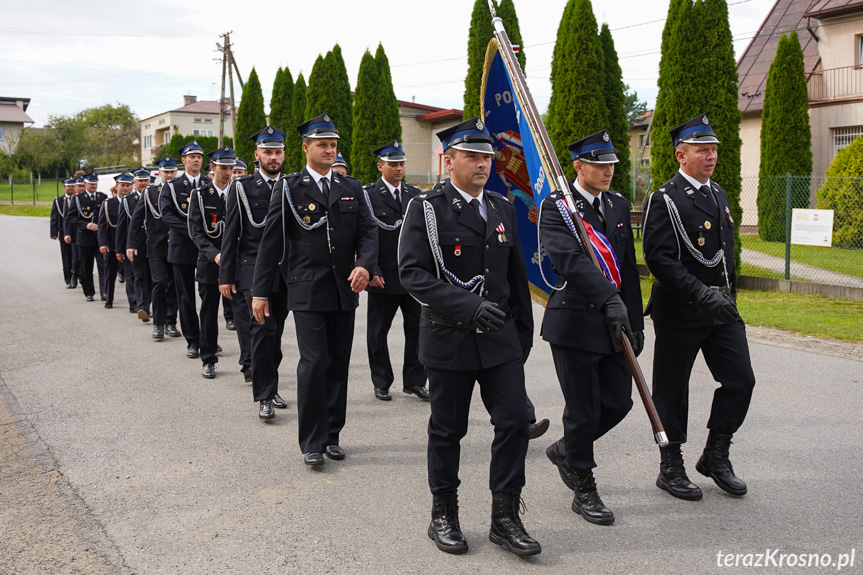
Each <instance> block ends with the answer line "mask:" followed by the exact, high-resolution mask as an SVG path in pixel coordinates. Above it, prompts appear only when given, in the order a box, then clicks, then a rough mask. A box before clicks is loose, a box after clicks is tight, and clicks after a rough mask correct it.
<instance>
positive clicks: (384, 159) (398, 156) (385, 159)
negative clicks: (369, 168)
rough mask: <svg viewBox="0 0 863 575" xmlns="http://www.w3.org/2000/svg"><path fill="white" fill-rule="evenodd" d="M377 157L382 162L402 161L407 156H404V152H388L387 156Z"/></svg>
mask: <svg viewBox="0 0 863 575" xmlns="http://www.w3.org/2000/svg"><path fill="white" fill-rule="evenodd" d="M378 159H379V160H380V161H382V162H404V161H405V160H406V159H407V158H405V155H404V154H390V155H389V156H381V157H379V158H378Z"/></svg>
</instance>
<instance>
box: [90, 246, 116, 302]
mask: <svg viewBox="0 0 863 575" xmlns="http://www.w3.org/2000/svg"><path fill="white" fill-rule="evenodd" d="M95 255H96V269H97V270H98V271H99V293H100V294H101V295H107V294H108V259H107V258H106V257H105V256H104V255H102V252H100V251H99V248H96V253H95ZM114 261H117V260H114ZM116 278H117V269H116V268H115V269H114V279H116Z"/></svg>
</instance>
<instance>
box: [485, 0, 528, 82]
mask: <svg viewBox="0 0 863 575" xmlns="http://www.w3.org/2000/svg"><path fill="white" fill-rule="evenodd" d="M497 15H498V16H500V19H501V20H503V25H504V27H505V28H506V35H507V36H509V41H510V42H511V43H512V44H513V45H516V46H518V47H519V51H518V52H517V53H516V55H515V57H516V59H517V60H518V63H519V64H520V65H521V71H522V72H524V73H527V70H526V69H525V66H527V56H526V55H525V53H524V44H523V41H522V38H521V28H520V27H519V25H518V15H517V14H516V13H515V3H514V2H513V0H501V2H500V5H499V6H498V7H497ZM486 44H488V42H486Z"/></svg>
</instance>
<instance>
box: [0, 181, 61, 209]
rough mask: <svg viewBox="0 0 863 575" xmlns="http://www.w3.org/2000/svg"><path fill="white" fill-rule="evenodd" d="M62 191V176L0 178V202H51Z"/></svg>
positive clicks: (33, 203) (19, 203)
mask: <svg viewBox="0 0 863 575" xmlns="http://www.w3.org/2000/svg"><path fill="white" fill-rule="evenodd" d="M62 193H63V181H62V178H42V179H41V180H39V179H38V178H33V179H32V180H31V179H30V178H4V179H2V180H0V204H13V205H15V204H18V205H21V204H30V205H36V204H39V203H45V202H51V200H53V199H54V198H55V197H56V196H59V195H60V194H62Z"/></svg>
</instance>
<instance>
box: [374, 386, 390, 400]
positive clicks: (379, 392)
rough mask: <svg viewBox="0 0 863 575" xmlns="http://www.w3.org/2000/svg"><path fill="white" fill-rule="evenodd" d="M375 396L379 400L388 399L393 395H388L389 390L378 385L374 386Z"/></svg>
mask: <svg viewBox="0 0 863 575" xmlns="http://www.w3.org/2000/svg"><path fill="white" fill-rule="evenodd" d="M375 397H376V398H378V399H380V400H381V401H390V400H391V399H392V398H393V396H392V395H390V390H388V389H380V388H379V387H376V388H375Z"/></svg>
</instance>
